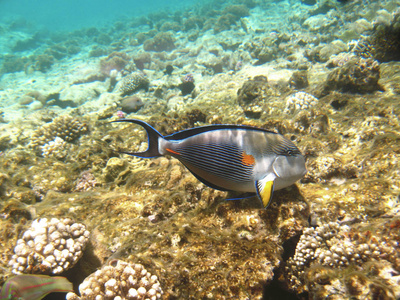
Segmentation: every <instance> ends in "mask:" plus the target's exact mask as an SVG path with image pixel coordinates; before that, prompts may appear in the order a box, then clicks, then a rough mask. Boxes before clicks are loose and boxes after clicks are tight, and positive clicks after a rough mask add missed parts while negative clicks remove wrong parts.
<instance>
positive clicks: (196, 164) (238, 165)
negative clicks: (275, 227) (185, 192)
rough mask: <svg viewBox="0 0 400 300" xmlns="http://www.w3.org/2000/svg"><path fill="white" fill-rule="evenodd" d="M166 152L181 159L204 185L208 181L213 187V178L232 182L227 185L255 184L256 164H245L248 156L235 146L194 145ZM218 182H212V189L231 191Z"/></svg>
mask: <svg viewBox="0 0 400 300" xmlns="http://www.w3.org/2000/svg"><path fill="white" fill-rule="evenodd" d="M166 150H167V151H168V152H170V153H171V154H172V155H173V156H174V157H176V158H177V159H179V161H181V162H182V163H183V164H184V165H185V166H186V167H187V168H188V169H189V170H190V171H191V172H192V173H193V174H195V175H196V177H197V178H199V177H200V178H202V179H203V180H201V181H202V182H203V183H204V181H206V182H207V183H206V184H207V185H209V186H211V185H210V182H211V181H210V180H208V179H209V178H211V177H216V178H217V181H218V178H220V179H222V180H223V181H226V182H230V183H228V184H227V185H231V184H234V183H237V184H240V183H251V182H254V179H253V177H252V173H253V168H254V163H255V162H254V161H252V160H251V159H247V160H248V161H246V160H245V163H244V162H243V160H244V159H246V154H245V153H244V152H243V150H241V149H240V148H239V147H237V146H235V145H226V144H200V145H196V144H192V145H187V146H181V147H179V146H178V147H175V148H174V149H173V150H172V149H168V148H167V149H166ZM246 162H247V164H246ZM199 173H202V174H199ZM207 177H209V178H207ZM217 181H216V182H212V183H211V184H212V186H211V187H213V188H217V189H223V190H229V188H227V186H221V185H220V184H218V182H217Z"/></svg>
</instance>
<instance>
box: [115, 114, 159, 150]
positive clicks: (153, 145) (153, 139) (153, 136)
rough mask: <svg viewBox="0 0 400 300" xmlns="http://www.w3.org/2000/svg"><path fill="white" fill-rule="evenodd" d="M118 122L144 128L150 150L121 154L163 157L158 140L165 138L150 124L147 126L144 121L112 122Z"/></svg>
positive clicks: (123, 120)
mask: <svg viewBox="0 0 400 300" xmlns="http://www.w3.org/2000/svg"><path fill="white" fill-rule="evenodd" d="M117 122H128V123H134V124H138V125H140V126H142V127H143V128H144V129H145V130H146V132H147V142H148V148H147V150H146V151H144V152H125V151H120V152H121V153H125V154H129V155H134V156H137V157H144V158H150V157H157V156H161V155H162V154H160V152H159V151H158V140H159V139H160V138H163V136H162V135H161V134H160V133H159V132H158V131H157V130H155V129H154V128H153V127H151V126H150V125H149V124H147V123H146V122H144V121H140V120H134V119H120V120H115V121H112V123H117Z"/></svg>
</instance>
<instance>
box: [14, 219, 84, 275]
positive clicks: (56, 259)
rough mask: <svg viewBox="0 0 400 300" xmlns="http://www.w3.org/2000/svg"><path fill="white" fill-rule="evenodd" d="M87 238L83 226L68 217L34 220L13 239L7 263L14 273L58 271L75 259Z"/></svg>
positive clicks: (70, 264)
mask: <svg viewBox="0 0 400 300" xmlns="http://www.w3.org/2000/svg"><path fill="white" fill-rule="evenodd" d="M88 238H89V231H87V230H86V227H85V225H83V224H80V223H74V222H73V221H72V220H71V219H62V220H59V219H56V218H52V219H50V220H49V219H47V218H43V219H36V220H34V221H33V222H32V224H31V226H30V228H29V229H28V230H27V231H25V232H24V234H23V235H22V238H21V239H19V240H18V241H17V245H16V246H15V248H14V253H15V254H14V255H13V256H12V259H11V260H10V262H9V264H10V265H11V266H12V271H13V273H15V274H21V273H36V274H37V273H39V274H60V273H62V272H64V271H65V270H68V269H69V268H71V267H72V266H73V265H74V264H75V263H76V262H77V261H78V260H79V258H80V257H81V256H82V254H83V250H84V249H85V246H86V243H87V241H88Z"/></svg>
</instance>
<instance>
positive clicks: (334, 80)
mask: <svg viewBox="0 0 400 300" xmlns="http://www.w3.org/2000/svg"><path fill="white" fill-rule="evenodd" d="M379 77H380V72H379V63H378V62H377V61H376V60H373V59H371V58H361V57H353V58H351V59H349V60H348V61H347V62H346V63H345V64H344V65H343V66H341V67H338V68H336V69H334V70H333V71H332V72H331V73H330V74H329V75H328V78H327V79H326V81H325V83H324V85H323V90H322V95H326V94H327V93H329V92H330V91H340V92H343V93H360V94H365V93H372V92H374V91H377V90H380V89H381V87H380V86H379V84H378V80H379Z"/></svg>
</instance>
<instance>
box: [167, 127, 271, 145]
mask: <svg viewBox="0 0 400 300" xmlns="http://www.w3.org/2000/svg"><path fill="white" fill-rule="evenodd" d="M223 129H228V130H238V129H241V130H243V129H244V130H254V131H262V132H266V133H271V134H277V133H276V132H273V131H269V130H266V129H263V128H258V127H252V126H247V125H228V124H226V125H225V124H215V125H206V126H201V127H194V128H190V129H186V130H182V131H178V132H175V133H173V134H170V135H167V136H164V138H165V139H166V140H169V141H170V140H183V139H186V138H188V137H191V136H194V135H197V134H200V133H204V132H208V131H214V130H223Z"/></svg>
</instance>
